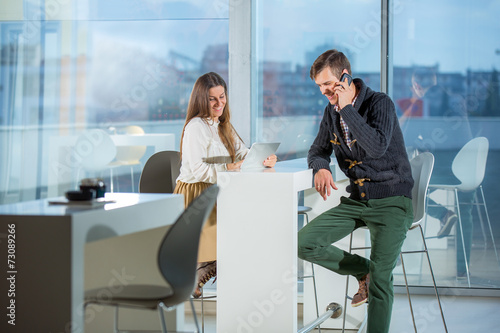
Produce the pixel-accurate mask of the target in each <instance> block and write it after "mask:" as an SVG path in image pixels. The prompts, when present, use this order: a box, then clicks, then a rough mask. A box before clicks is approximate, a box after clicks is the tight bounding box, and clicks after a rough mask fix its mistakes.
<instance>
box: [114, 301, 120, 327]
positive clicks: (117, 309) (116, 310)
mask: <svg viewBox="0 0 500 333" xmlns="http://www.w3.org/2000/svg"><path fill="white" fill-rule="evenodd" d="M119 309H120V307H119V306H115V326H114V331H115V333H120V329H119V328H118V311H119Z"/></svg>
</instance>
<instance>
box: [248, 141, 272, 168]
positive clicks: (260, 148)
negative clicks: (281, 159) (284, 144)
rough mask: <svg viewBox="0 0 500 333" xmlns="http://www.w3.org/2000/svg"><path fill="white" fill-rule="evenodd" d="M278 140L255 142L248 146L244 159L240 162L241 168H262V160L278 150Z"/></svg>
mask: <svg viewBox="0 0 500 333" xmlns="http://www.w3.org/2000/svg"><path fill="white" fill-rule="evenodd" d="M279 145H280V143H279V142H256V143H254V144H253V145H252V147H250V151H249V152H248V154H247V156H246V157H245V160H244V161H243V163H242V164H241V170H249V169H264V168H265V166H264V164H263V163H264V161H265V159H266V158H268V157H269V156H270V155H273V154H275V153H276V151H277V150H278V147H279Z"/></svg>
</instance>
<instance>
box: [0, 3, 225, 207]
mask: <svg viewBox="0 0 500 333" xmlns="http://www.w3.org/2000/svg"><path fill="white" fill-rule="evenodd" d="M8 8H9V10H8V11H5V12H4V13H3V14H1V15H2V16H1V17H0V49H1V52H2V56H1V59H2V62H1V64H0V104H1V109H2V111H1V114H0V137H1V139H0V146H1V148H0V158H1V160H2V164H1V165H0V184H2V186H1V187H0V203H8V202H16V201H24V200H30V199H36V198H43V197H46V196H47V195H50V196H54V195H63V194H64V192H65V191H67V190H69V189H73V188H75V187H76V186H77V184H76V179H81V178H83V176H84V175H83V174H82V172H83V171H82V170H80V167H79V165H80V164H79V162H80V161H79V160H76V159H75V158H74V157H75V156H74V155H71V154H68V152H69V149H70V148H71V145H72V144H74V142H75V139H76V137H78V135H80V134H81V133H84V132H85V131H87V130H90V129H96V128H97V129H102V130H104V131H105V132H107V133H108V134H110V135H115V134H118V135H119V134H123V131H124V129H125V128H126V127H127V126H129V125H136V126H139V127H141V128H142V129H143V130H144V131H145V132H146V133H147V134H155V133H170V134H173V139H172V140H171V141H172V142H171V144H170V147H171V149H179V141H180V133H181V130H182V127H183V125H184V119H185V112H186V106H187V102H188V100H189V95H190V93H191V89H192V87H193V84H194V82H195V80H196V79H197V78H198V77H199V76H200V75H201V74H203V73H205V72H207V71H217V72H219V74H221V75H222V76H223V77H225V78H226V79H227V72H228V15H229V12H228V11H229V8H228V2H227V0H225V1H224V0H217V1H213V2H211V3H210V4H207V3H206V2H205V1H199V0H191V1H149V0H148V1H137V0H127V1H95V0H78V1H62V0H45V1H24V2H18V1H9V4H8ZM152 153H154V148H152V147H149V148H148V150H147V152H146V154H145V155H144V156H143V157H142V159H141V161H142V162H145V161H146V160H147V158H148V157H149V156H150V155H151V154H152ZM139 173H140V168H135V169H134V170H132V174H136V177H134V178H133V179H131V174H130V171H129V169H127V168H124V167H120V168H117V169H115V170H114V182H115V183H116V186H115V190H119V191H131V190H133V189H134V188H135V189H137V181H138V178H139V177H137V176H138V175H139ZM85 175H89V176H103V177H106V182H107V183H108V184H109V182H110V180H109V175H110V174H109V172H107V171H106V170H103V171H99V172H98V173H95V172H87V173H85ZM133 185H135V187H134V186H133Z"/></svg>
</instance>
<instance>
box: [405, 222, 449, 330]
mask: <svg viewBox="0 0 500 333" xmlns="http://www.w3.org/2000/svg"><path fill="white" fill-rule="evenodd" d="M418 226H419V228H420V235H421V236H422V241H423V242H424V251H425V254H426V256H427V262H428V263H429V270H430V271H431V277H432V284H433V285H434V292H435V293H436V299H437V301H438V305H439V311H440V312H441V319H443V325H444V330H445V331H446V333H448V327H447V326H446V320H445V319H444V314H443V308H442V307H441V299H440V297H439V293H438V290H437V286H436V279H435V278H434V271H433V269H432V265H431V258H430V256H429V251H428V250H427V242H426V241H425V237H424V231H423V230H422V226H421V225H420V224H419V225H418ZM402 261H403V258H401V262H402ZM405 281H406V274H405ZM407 288H408V284H407ZM407 290H408V289H407ZM409 297H410V293H408V298H409ZM412 318H413V311H412ZM414 324H415V321H414ZM415 332H416V327H415Z"/></svg>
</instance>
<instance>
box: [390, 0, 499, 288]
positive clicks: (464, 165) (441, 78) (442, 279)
mask: <svg viewBox="0 0 500 333" xmlns="http://www.w3.org/2000/svg"><path fill="white" fill-rule="evenodd" d="M393 5H394V6H398V10H394V15H393V19H394V26H393V40H392V43H393V44H392V45H393V67H392V71H393V81H392V82H391V84H392V91H393V95H392V98H393V100H394V102H395V104H396V107H397V110H398V113H399V119H400V125H401V127H402V129H403V132H404V135H405V141H406V144H407V146H408V152H409V153H410V156H413V155H415V154H418V153H420V152H424V151H430V152H432V153H433V154H434V156H435V166H434V171H433V174H432V178H431V184H444V185H454V184H460V183H464V182H465V183H467V182H469V183H471V184H472V185H471V186H464V187H463V189H464V190H465V191H458V201H459V202H460V209H459V210H458V209H457V207H456V206H455V202H456V200H455V194H454V192H453V191H451V192H450V191H446V190H444V189H443V188H440V189H435V190H434V188H433V190H432V192H431V194H430V197H429V199H430V200H429V202H428V204H429V209H428V216H427V220H426V223H425V225H424V228H425V235H426V238H427V244H428V246H429V251H430V255H431V259H432V262H433V265H434V269H435V271H434V274H435V276H436V278H437V280H438V281H437V282H438V284H439V285H440V286H449V287H465V288H468V287H474V288H498V287H499V286H500V279H499V278H498V277H499V273H500V268H499V267H500V266H499V260H498V252H497V248H496V244H498V243H499V242H500V237H499V236H500V228H498V223H497V221H496V220H497V216H498V214H499V213H500V211H499V209H500V207H499V205H498V200H499V196H498V195H497V194H496V186H495V184H496V183H497V182H498V181H499V178H498V175H499V173H498V172H497V169H496V168H497V167H498V162H499V159H500V145H499V142H500V141H499V138H500V137H499V131H498V129H499V126H500V104H499V103H500V95H499V94H500V91H499V75H498V71H497V68H498V66H499V65H500V51H499V49H500V44H498V37H497V35H498V34H497V32H498V31H499V30H500V22H499V21H498V19H497V18H496V17H495V15H492V13H498V11H499V9H500V7H499V4H498V2H496V1H484V2H481V5H480V6H478V5H477V4H475V3H471V2H469V1H463V0H460V1H439V2H436V1H428V0H425V1H418V2H417V1H394V2H393ZM477 137H485V138H487V140H488V141H489V149H487V148H486V149H487V150H486V154H487V159H486V165H484V163H483V164H481V162H480V161H481V159H480V158H479V157H475V155H474V152H473V151H471V154H472V155H470V157H465V158H461V157H460V156H458V157H457V154H458V152H459V151H460V150H461V149H462V148H463V147H464V145H465V144H466V143H467V142H469V141H470V140H472V139H473V138H477ZM469 150H473V148H471V149H469ZM481 170H483V171H482V172H484V170H485V172H484V179H483V177H482V172H481ZM479 184H482V189H481V187H479V186H478V185H479ZM482 191H484V199H485V200H486V203H487V206H486V207H487V210H486V211H485V208H486V207H484V206H482V205H478V204H481V203H482V202H483V196H482ZM460 226H462V227H460ZM462 233H463V237H462ZM407 243H408V241H407ZM412 257H413V259H412ZM417 257H418V256H417V255H414V256H410V255H409V256H408V260H414V262H413V263H414V265H413V267H418V269H417V270H416V271H414V272H413V273H414V274H412V278H411V279H410V283H411V284H415V285H428V284H429V283H430V280H429V278H430V277H429V275H428V268H427V267H426V265H425V263H420V259H421V258H420V257H418V258H417ZM464 258H467V260H465V259H464ZM396 282H397V283H400V284H402V283H404V281H402V280H401V279H399V280H397V281H396Z"/></svg>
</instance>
